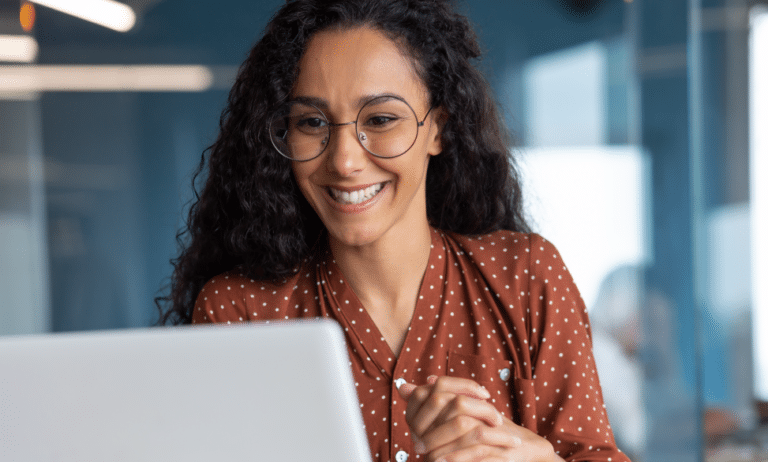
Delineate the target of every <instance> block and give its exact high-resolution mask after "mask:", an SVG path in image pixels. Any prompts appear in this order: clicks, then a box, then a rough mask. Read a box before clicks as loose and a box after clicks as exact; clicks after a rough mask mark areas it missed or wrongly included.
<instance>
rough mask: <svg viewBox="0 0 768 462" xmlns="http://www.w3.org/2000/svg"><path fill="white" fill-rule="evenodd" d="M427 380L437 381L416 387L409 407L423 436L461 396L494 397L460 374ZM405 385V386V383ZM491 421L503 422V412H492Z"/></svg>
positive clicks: (416, 429) (407, 415)
mask: <svg viewBox="0 0 768 462" xmlns="http://www.w3.org/2000/svg"><path fill="white" fill-rule="evenodd" d="M433 377H434V376H430V377H429V378H428V379H427V380H428V382H429V381H432V382H434V385H432V386H429V385H422V386H420V387H416V388H415V389H414V390H413V391H412V392H411V395H410V398H409V400H408V405H407V406H406V410H405V419H406V421H407V422H408V425H409V426H410V427H411V430H412V431H413V432H414V433H416V435H417V436H420V435H421V434H422V433H423V432H424V431H426V430H427V429H428V428H429V427H430V426H432V424H433V422H434V421H435V419H436V418H437V417H438V416H439V415H440V414H442V413H443V412H445V410H446V406H448V405H449V404H451V403H452V402H453V400H454V399H455V398H456V397H457V396H463V397H465V398H466V397H469V399H478V400H484V399H488V398H489V397H490V393H488V390H486V389H485V388H483V387H482V386H480V384H478V383H477V382H475V381H473V380H469V379H463V378H459V377H445V376H444V377H438V378H437V379H433ZM401 387H402V386H401ZM488 423H489V425H499V424H500V423H501V416H500V415H499V416H498V417H494V416H492V415H491V416H490V419H489V420H488Z"/></svg>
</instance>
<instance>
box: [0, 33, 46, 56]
mask: <svg viewBox="0 0 768 462" xmlns="http://www.w3.org/2000/svg"><path fill="white" fill-rule="evenodd" d="M37 51H38V46H37V41H36V40H35V39H34V37H30V36H28V35H0V61H10V62H14V63H31V62H34V61H35V59H37Z"/></svg>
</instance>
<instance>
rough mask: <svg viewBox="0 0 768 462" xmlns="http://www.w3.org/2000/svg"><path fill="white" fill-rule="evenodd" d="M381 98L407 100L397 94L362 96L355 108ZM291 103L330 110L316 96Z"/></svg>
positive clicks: (295, 99) (295, 98)
mask: <svg viewBox="0 0 768 462" xmlns="http://www.w3.org/2000/svg"><path fill="white" fill-rule="evenodd" d="M379 98H381V99H382V100H384V101H387V100H390V99H402V100H403V101H405V98H403V97H402V96H400V95H398V94H395V93H376V94H372V95H363V96H361V97H360V98H358V99H357V102H356V106H355V107H358V108H359V107H362V106H363V105H365V104H368V103H370V102H371V101H373V100H374V99H379ZM290 101H291V102H297V103H304V104H311V105H313V106H316V107H318V108H320V109H323V110H328V101H326V100H325V99H323V98H318V97H315V96H296V97H294V98H291V100H290Z"/></svg>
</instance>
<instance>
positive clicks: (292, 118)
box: [269, 96, 419, 161]
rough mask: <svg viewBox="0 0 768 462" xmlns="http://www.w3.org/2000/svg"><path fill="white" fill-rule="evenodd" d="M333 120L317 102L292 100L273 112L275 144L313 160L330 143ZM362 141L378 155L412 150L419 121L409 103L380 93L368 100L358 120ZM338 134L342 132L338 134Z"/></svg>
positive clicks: (292, 155)
mask: <svg viewBox="0 0 768 462" xmlns="http://www.w3.org/2000/svg"><path fill="white" fill-rule="evenodd" d="M339 125H342V124H332V123H330V122H329V121H328V119H327V118H326V116H325V114H323V112H322V111H321V110H320V109H318V108H316V107H315V106H313V105H311V104H307V103H302V102H295V101H294V102H289V103H286V104H285V105H283V106H282V107H281V108H280V109H279V110H278V111H277V112H276V113H275V115H274V116H273V118H272V120H271V122H270V126H269V132H270V138H271V140H272V143H273V144H274V146H275V148H276V149H277V150H278V151H279V152H280V153H281V154H282V155H284V156H286V157H288V158H289V159H293V160H298V161H302V160H310V159H313V158H315V157H317V156H319V155H320V154H321V153H322V152H323V151H324V150H325V148H326V146H327V145H328V141H329V140H330V137H331V127H334V126H335V127H337V130H341V129H343V127H341V126H339ZM355 129H356V132H357V138H358V140H359V141H360V144H361V145H362V146H363V147H364V148H365V149H366V150H367V151H368V152H370V153H371V154H373V155H375V156H378V157H397V156H399V155H402V154H404V153H405V152H406V151H408V150H409V149H410V148H411V146H413V144H414V143H415V141H416V137H417V135H418V130H419V121H418V119H417V118H416V114H415V113H414V111H413V109H412V108H411V106H410V105H408V103H406V102H405V101H403V100H401V99H398V98H394V97H388V96H384V97H380V98H376V99H373V100H371V101H369V102H368V103H366V104H365V106H363V107H362V109H361V110H360V112H359V113H358V116H357V120H356V123H355ZM335 136H340V135H339V134H335Z"/></svg>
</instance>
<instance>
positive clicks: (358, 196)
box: [330, 183, 384, 204]
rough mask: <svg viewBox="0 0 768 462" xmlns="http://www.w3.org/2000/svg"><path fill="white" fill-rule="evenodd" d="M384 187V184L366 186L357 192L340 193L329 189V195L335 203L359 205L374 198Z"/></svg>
mask: <svg viewBox="0 0 768 462" xmlns="http://www.w3.org/2000/svg"><path fill="white" fill-rule="evenodd" d="M382 187H384V183H379V184H375V185H373V186H368V187H367V188H365V189H359V190H357V191H352V192H347V191H340V190H338V189H333V188H330V190H331V195H332V196H333V198H334V199H336V200H337V201H339V202H341V203H344V204H360V203H362V202H365V201H367V200H368V199H370V198H372V197H373V196H375V195H376V194H377V193H378V192H379V191H381V188H382Z"/></svg>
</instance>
